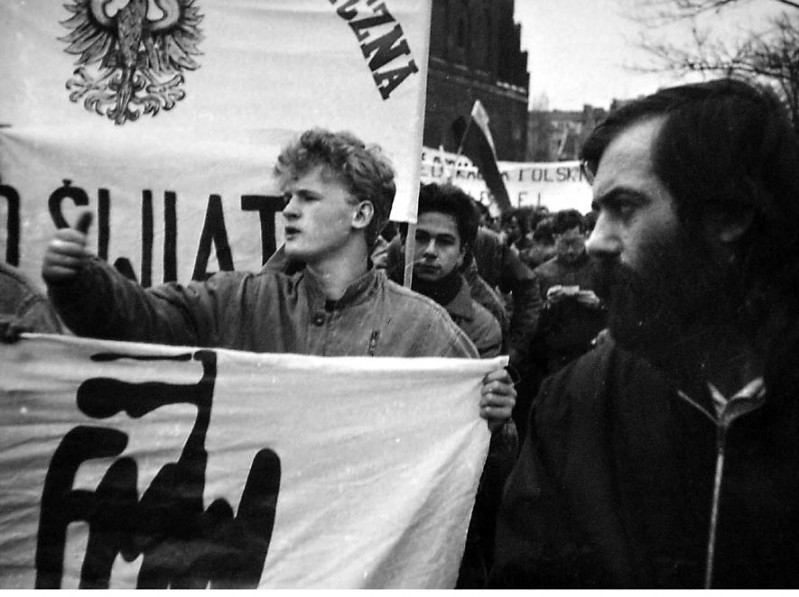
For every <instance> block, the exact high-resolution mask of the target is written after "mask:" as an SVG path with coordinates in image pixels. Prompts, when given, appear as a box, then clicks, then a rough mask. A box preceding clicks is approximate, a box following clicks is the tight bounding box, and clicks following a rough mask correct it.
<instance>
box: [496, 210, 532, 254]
mask: <svg viewBox="0 0 799 597" xmlns="http://www.w3.org/2000/svg"><path fill="white" fill-rule="evenodd" d="M530 216H531V213H530V210H529V209H525V208H521V207H519V208H515V209H509V210H508V211H506V212H504V213H503V214H502V218H501V220H500V222H501V224H502V232H503V234H504V236H505V243H506V244H507V245H508V246H509V247H510V248H511V251H513V252H514V253H515V254H516V255H518V254H519V252H521V251H525V250H527V249H529V248H530V247H531V246H532V238H531V237H530Z"/></svg>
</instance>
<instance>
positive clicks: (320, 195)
mask: <svg viewBox="0 0 799 597" xmlns="http://www.w3.org/2000/svg"><path fill="white" fill-rule="evenodd" d="M324 168H325V167H324V166H322V165H317V166H313V167H312V168H310V169H309V170H308V171H307V172H304V173H303V174H300V175H299V176H297V177H296V178H292V179H288V180H284V181H281V182H282V184H281V190H282V191H283V193H284V195H285V198H286V200H287V203H286V207H285V208H284V209H283V219H284V221H285V235H286V244H285V250H286V255H287V256H288V257H290V258H292V259H297V260H300V261H303V262H305V263H308V264H311V265H313V264H315V263H317V262H319V261H320V260H323V259H330V258H332V257H334V256H335V255H336V254H338V253H339V252H340V251H341V250H342V249H343V247H344V246H346V244H347V243H348V242H349V241H350V239H351V235H352V234H353V232H354V230H353V222H354V219H355V215H356V212H357V211H358V202H357V201H356V200H355V199H354V197H352V195H351V194H350V192H349V191H348V190H347V189H346V187H345V186H344V185H343V184H342V183H341V182H339V181H338V180H336V179H335V178H334V177H333V176H332V175H331V174H330V173H329V172H327V171H326V170H325V169H324Z"/></svg>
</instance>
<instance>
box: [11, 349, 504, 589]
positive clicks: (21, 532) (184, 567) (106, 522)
mask: <svg viewBox="0 0 799 597" xmlns="http://www.w3.org/2000/svg"><path fill="white" fill-rule="evenodd" d="M501 362H504V361H503V360H502V359H495V360H487V361H485V360H464V359H438V358H436V359H434V358H419V359H397V358H380V359H377V358H366V357H354V358H350V357H338V358H336V357H310V356H299V355H289V354H285V355H284V354H280V355H269V354H252V353H243V352H237V351H229V350H209V349H194V348H181V347H165V346H156V345H147V344H131V343H121V342H104V341H97V340H89V339H78V338H72V337H65V336H47V335H30V336H26V337H24V338H23V339H22V340H21V341H20V342H18V343H16V344H13V345H9V344H0V427H1V431H0V587H2V588H33V587H38V588H78V587H87V588H88V587H110V588H132V587H142V588H166V587H172V588H205V587H216V588H231V587H237V588H256V587H260V588H328V589H332V588H388V587H393V588H448V587H453V586H454V584H455V580H456V578H457V573H458V566H459V563H460V558H461V556H462V553H463V549H464V543H465V538H466V531H467V527H468V522H469V517H470V513H471V509H472V504H473V501H474V497H475V492H476V488H477V484H478V480H479V477H480V473H481V470H482V466H483V463H484V461H485V456H486V451H487V449H488V440H489V433H488V428H487V425H486V422H485V420H483V419H481V418H480V416H479V397H480V386H481V379H482V377H483V376H484V375H485V374H486V373H487V372H488V371H490V370H491V369H493V368H495V367H496V366H497V365H498V363H501Z"/></svg>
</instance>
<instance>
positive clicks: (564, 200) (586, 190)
mask: <svg viewBox="0 0 799 597" xmlns="http://www.w3.org/2000/svg"><path fill="white" fill-rule="evenodd" d="M499 171H500V174H501V175H502V179H503V180H504V182H505V188H506V189H507V191H508V197H509V199H510V203H511V205H512V206H513V207H538V206H541V207H546V208H547V209H548V210H549V211H550V212H556V211H560V210H562V209H576V210H577V211H579V212H580V213H583V214H584V213H586V212H589V211H591V200H592V195H591V185H590V184H589V183H588V181H587V180H586V178H585V175H584V174H583V173H582V171H581V170H580V162H579V161H567V162H503V161H501V162H499ZM421 180H422V182H424V183H431V182H436V183H439V184H440V183H443V182H447V181H449V182H452V184H454V185H457V186H459V187H461V188H462V189H463V190H464V191H466V192H467V193H468V194H469V195H471V196H472V197H474V198H475V199H477V200H478V201H480V202H481V203H482V204H484V205H486V206H488V207H489V208H490V209H491V210H492V213H493V214H494V215H498V214H499V212H500V209H499V208H498V206H497V205H496V204H495V203H494V199H493V197H492V195H491V192H490V191H489V189H488V186H487V185H486V183H485V181H484V180H483V177H482V176H481V175H480V172H479V170H478V169H477V167H476V166H475V165H474V164H473V163H472V161H471V160H470V159H469V158H468V157H466V156H463V155H461V156H458V155H456V154H454V153H450V152H446V151H442V150H439V149H432V148H430V147H424V148H423V149H422V170H421Z"/></svg>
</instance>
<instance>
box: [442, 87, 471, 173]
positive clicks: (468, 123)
mask: <svg viewBox="0 0 799 597" xmlns="http://www.w3.org/2000/svg"><path fill="white" fill-rule="evenodd" d="M475 103H477V100H475ZM472 114H474V106H472V111H471V112H469V120H467V121H466V128H465V129H464V130H463V135H461V140H460V141H459V142H458V152H457V153H456V154H455V163H454V164H453V165H452V170H450V172H449V177H448V178H447V182H449V183H451V182H452V179H453V178H455V172H457V170H458V161H460V159H461V154H463V145H464V143H465V141H466V135H468V134H469V129H470V128H471V126H472V120H473V118H472Z"/></svg>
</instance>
